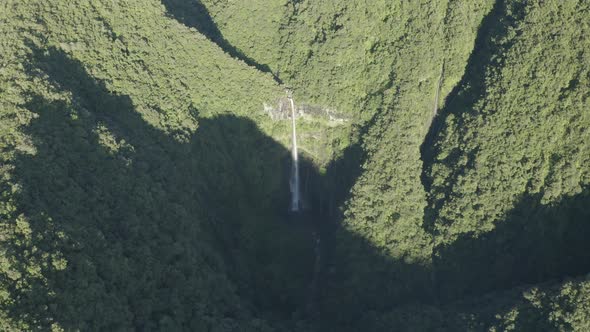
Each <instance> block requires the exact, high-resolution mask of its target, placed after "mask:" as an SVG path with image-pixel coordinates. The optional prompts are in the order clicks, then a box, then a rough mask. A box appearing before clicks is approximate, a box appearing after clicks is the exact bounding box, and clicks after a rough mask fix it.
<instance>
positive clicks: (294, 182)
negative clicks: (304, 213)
mask: <svg viewBox="0 0 590 332" xmlns="http://www.w3.org/2000/svg"><path fill="white" fill-rule="evenodd" d="M288 98H289V101H290V102H291V122H292V124H293V129H292V134H293V136H292V142H293V147H292V150H291V157H292V161H293V166H292V169H291V183H290V185H291V211H293V212H297V211H299V209H300V208H301V196H300V185H299V157H298V152H297V129H296V112H295V102H293V97H292V96H291V94H290V93H289V94H288Z"/></svg>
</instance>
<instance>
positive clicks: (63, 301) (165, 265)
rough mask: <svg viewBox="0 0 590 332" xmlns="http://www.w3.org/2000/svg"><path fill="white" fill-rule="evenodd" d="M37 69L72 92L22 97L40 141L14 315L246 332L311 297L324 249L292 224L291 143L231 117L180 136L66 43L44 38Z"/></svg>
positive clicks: (21, 175)
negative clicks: (316, 261) (317, 251)
mask: <svg viewBox="0 0 590 332" xmlns="http://www.w3.org/2000/svg"><path fill="white" fill-rule="evenodd" d="M30 71H31V74H32V75H38V74H39V73H43V74H44V75H47V77H48V78H49V80H50V82H51V83H52V85H53V86H54V87H55V88H57V89H58V90H60V91H62V92H67V93H70V94H71V103H70V102H65V101H61V100H60V101H54V100H48V99H46V98H44V97H42V96H40V95H35V94H34V93H33V94H31V95H30V96H28V100H29V101H28V102H27V104H26V105H23V106H24V107H26V108H27V109H29V110H30V111H31V112H33V113H34V114H35V115H36V118H35V119H34V120H33V121H32V123H31V124H30V125H29V126H28V127H27V128H26V129H25V132H26V134H27V135H28V136H29V137H31V139H32V142H33V144H34V145H35V148H36V152H35V153H34V154H25V153H22V154H20V155H19V156H18V158H17V160H16V162H15V163H16V172H15V178H16V181H17V182H18V183H19V184H20V185H21V190H20V192H19V194H18V196H17V201H18V209H19V211H18V213H20V214H22V215H24V216H25V218H26V219H27V220H28V224H29V225H30V229H31V234H32V235H31V237H30V239H29V240H28V241H27V242H25V243H22V244H21V245H20V247H19V248H16V249H15V251H14V252H13V254H14V256H15V260H16V261H17V262H20V263H21V266H20V270H21V273H22V274H23V276H27V277H26V278H25V279H26V280H27V282H28V283H29V285H30V287H20V286H15V287H14V288H13V289H12V291H13V292H14V298H18V299H20V300H19V303H18V304H15V306H14V307H13V308H12V314H13V315H14V316H16V317H21V318H22V317H27V318H26V320H28V321H29V322H30V323H31V324H32V325H33V326H40V327H41V328H43V329H45V328H49V326H50V325H51V324H52V322H53V321H57V322H59V323H60V324H61V325H62V326H63V327H64V328H66V329H81V330H95V329H97V330H104V329H106V330H113V329H139V330H154V329H164V330H178V329H184V330H208V329H210V328H212V327H213V326H218V325H219V324H221V321H223V322H224V324H228V326H232V324H234V325H235V329H236V330H237V329H238V326H241V325H243V324H244V321H245V320H248V319H251V318H252V317H250V316H249V315H258V314H261V312H264V311H267V310H270V308H272V310H274V313H275V314H276V315H277V316H278V317H280V316H281V315H287V316H288V315H289V314H290V313H291V312H292V311H293V310H294V308H296V307H297V306H298V305H299V303H300V302H302V299H301V298H302V296H301V295H300V289H302V288H305V287H306V285H307V283H308V278H309V275H310V273H311V272H310V270H311V267H310V264H309V261H311V260H312V258H311V257H312V255H313V250H312V244H311V240H310V239H309V236H308V231H307V230H306V229H305V228H303V227H299V226H298V225H292V224H288V223H285V222H281V220H283V219H285V213H284V212H283V211H284V210H285V209H284V208H283V207H285V208H286V207H287V206H288V203H287V201H288V192H287V191H286V190H284V189H283V188H287V186H286V180H287V179H286V173H285V172H284V171H283V169H282V167H281V165H283V164H285V159H286V158H288V155H289V154H288V151H287V150H285V149H284V148H283V147H282V146H281V145H280V144H278V143H277V142H275V141H274V140H272V139H271V138H269V137H267V136H266V135H264V134H263V133H261V132H260V131H259V129H258V128H257V126H256V124H255V123H253V122H252V121H251V120H249V119H246V118H240V117H236V116H231V115H224V116H217V117H215V118H200V119H198V129H197V130H196V132H195V133H193V134H190V136H189V139H188V140H187V141H186V142H179V141H177V140H175V139H173V138H172V137H171V135H169V134H166V133H164V132H162V131H160V130H159V129H156V128H154V127H152V126H151V125H149V124H148V123H146V121H145V120H144V119H142V117H141V115H140V114H139V113H138V112H137V111H135V109H134V106H133V102H132V100H131V99H130V98H129V97H128V96H125V95H116V94H113V93H111V92H109V91H108V90H107V88H106V87H105V86H104V84H103V83H102V82H99V81H97V80H95V79H94V78H92V77H91V76H90V75H89V74H88V73H87V72H86V70H85V69H84V67H83V65H82V64H81V63H79V62H78V61H76V60H73V59H71V58H70V57H69V56H68V55H67V54H65V53H63V52H62V51H60V50H58V49H55V48H49V49H48V50H38V49H34V56H33V58H32V66H31V68H30ZM31 251H33V252H35V254H32V255H31V254H30V252H31ZM32 268H34V269H35V270H36V271H39V272H38V273H33V272H31V271H33V270H32ZM287 280H288V282H287ZM261 289H264V290H265V291H264V292H260V290H261ZM245 299H246V300H245Z"/></svg>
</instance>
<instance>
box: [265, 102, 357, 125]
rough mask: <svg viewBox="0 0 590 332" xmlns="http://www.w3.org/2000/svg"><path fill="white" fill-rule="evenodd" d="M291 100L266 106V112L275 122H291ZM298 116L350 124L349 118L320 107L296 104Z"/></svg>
mask: <svg viewBox="0 0 590 332" xmlns="http://www.w3.org/2000/svg"><path fill="white" fill-rule="evenodd" d="M290 107H291V106H290V104H289V99H288V98H281V99H279V100H278V101H277V104H276V105H275V106H272V105H268V104H264V112H265V113H266V114H268V116H269V117H270V118H271V119H273V120H277V121H279V120H290V119H291V109H290ZM295 107H296V116H297V117H299V118H303V119H310V118H314V119H324V120H326V121H329V123H330V124H332V125H334V124H339V123H345V122H348V120H349V119H348V118H346V117H344V116H343V115H342V114H340V113H339V112H338V111H336V110H334V109H331V108H329V107H324V106H320V105H310V104H301V103H296V104H295Z"/></svg>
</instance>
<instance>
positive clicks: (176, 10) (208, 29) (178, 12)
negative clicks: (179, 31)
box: [161, 0, 283, 84]
mask: <svg viewBox="0 0 590 332" xmlns="http://www.w3.org/2000/svg"><path fill="white" fill-rule="evenodd" d="M161 1H162V4H163V5H164V7H166V10H167V11H168V13H169V15H170V16H171V17H173V18H174V19H175V20H177V21H178V22H180V23H182V24H184V25H185V26H187V27H190V28H195V29H197V31H199V32H200V33H202V34H203V35H205V36H206V37H207V38H209V40H211V41H212V42H214V43H216V44H217V45H219V47H221V49H222V50H224V51H225V52H226V53H227V54H229V55H230V56H231V57H233V58H236V59H239V60H242V61H244V62H245V63H246V64H247V65H249V66H252V67H254V68H256V69H258V70H260V71H262V72H265V73H269V74H271V75H272V76H273V78H274V79H275V81H276V82H277V83H279V84H283V82H282V81H281V80H280V78H279V77H278V76H277V75H275V74H274V73H273V72H272V70H271V69H270V67H269V66H268V65H266V64H261V63H258V62H256V60H255V59H252V58H250V57H248V56H247V55H245V54H244V53H243V52H242V51H241V50H240V49H238V48H236V47H235V46H233V45H232V44H231V43H230V42H228V41H227V39H225V38H224V37H223V34H222V33H221V31H219V28H218V27H217V24H216V23H215V21H214V20H213V18H212V17H211V15H210V14H209V11H208V10H207V7H206V6H205V5H203V3H202V2H201V1H200V0H188V1H187V0H161Z"/></svg>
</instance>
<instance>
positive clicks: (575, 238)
mask: <svg viewBox="0 0 590 332" xmlns="http://www.w3.org/2000/svg"><path fill="white" fill-rule="evenodd" d="M540 200H541V197H540V196H539V195H535V196H524V197H522V198H521V199H520V201H519V202H518V203H517V204H516V206H515V207H514V208H513V210H512V211H511V212H510V213H509V214H508V215H507V216H506V218H505V219H504V220H502V221H499V222H497V223H496V228H495V229H494V230H492V231H491V232H488V233H484V234H482V235H480V236H478V237H475V236H473V234H464V235H462V236H461V237H460V238H459V239H457V240H456V241H455V242H453V243H452V244H451V245H449V246H444V247H439V248H436V249H435V260H434V268H435V269H436V272H437V286H438V287H437V288H438V290H439V292H440V295H441V297H442V298H443V299H452V298H457V297H461V296H468V295H478V294H482V293H485V292H491V291H495V290H501V289H508V288H511V287H515V286H518V285H522V284H535V283H540V282H545V281H547V280H559V279H562V278H565V277H573V276H579V275H583V274H585V273H588V271H590V243H589V242H588V241H587V238H588V236H589V235H590V222H588V221H589V220H590V210H589V209H588V206H590V190H589V189H588V188H586V189H585V190H584V191H583V192H582V193H580V194H577V195H575V196H573V197H566V198H563V199H562V200H561V201H560V202H559V203H556V204H552V205H543V204H541V203H540Z"/></svg>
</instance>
